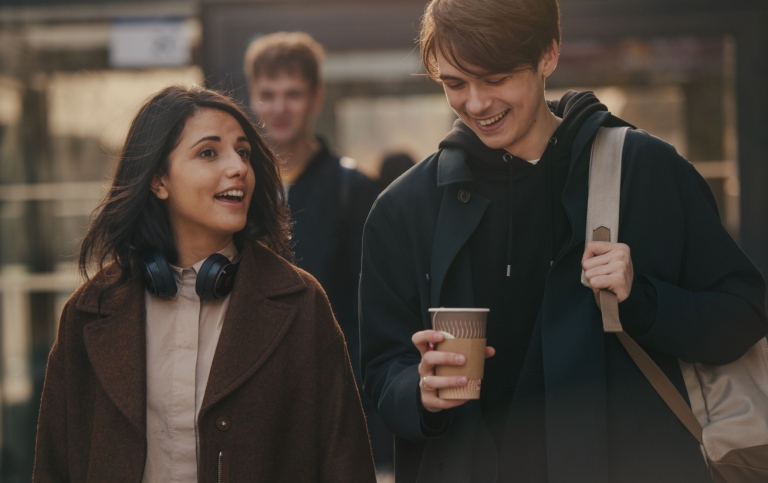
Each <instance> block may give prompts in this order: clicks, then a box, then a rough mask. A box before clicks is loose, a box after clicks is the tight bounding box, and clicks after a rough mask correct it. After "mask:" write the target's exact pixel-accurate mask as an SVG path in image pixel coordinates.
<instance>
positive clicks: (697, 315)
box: [360, 0, 768, 483]
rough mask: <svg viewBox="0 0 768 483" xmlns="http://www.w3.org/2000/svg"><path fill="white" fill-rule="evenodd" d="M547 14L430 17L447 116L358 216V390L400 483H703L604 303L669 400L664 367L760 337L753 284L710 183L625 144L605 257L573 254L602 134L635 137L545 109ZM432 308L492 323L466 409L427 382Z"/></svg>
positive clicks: (639, 142) (691, 453) (426, 58)
mask: <svg viewBox="0 0 768 483" xmlns="http://www.w3.org/2000/svg"><path fill="white" fill-rule="evenodd" d="M559 22H560V19H559V8H558V5H557V2H556V0H432V1H431V2H430V3H429V4H428V6H427V8H426V12H425V15H424V17H423V20H422V25H421V33H420V45H421V53H422V60H423V62H424V65H425V67H426V69H427V72H428V75H429V76H430V77H431V78H432V79H434V80H436V81H438V82H440V83H441V84H442V86H443V88H444V91H445V95H446V98H447V100H448V103H449V104H450V105H451V107H452V108H453V110H454V111H455V112H456V115H457V116H458V117H459V119H458V120H457V121H456V122H455V124H454V128H453V130H452V131H451V132H450V133H448V135H447V136H446V137H445V139H444V140H443V141H442V142H441V143H440V145H439V147H438V151H437V152H436V153H435V154H433V155H432V156H430V157H428V158H427V159H426V160H424V161H423V162H422V163H420V164H419V165H417V166H416V167H415V168H414V169H412V170H411V171H410V172H409V173H408V174H407V175H405V177H403V178H401V179H400V180H399V181H398V182H396V183H394V184H393V185H391V186H390V187H389V188H388V189H386V190H385V191H384V192H383V193H382V194H381V196H380V197H379V198H378V200H377V202H376V204H375V205H374V207H373V209H372V211H371V214H370V215H369V217H368V221H367V224H366V228H365V232H364V237H363V270H362V277H361V282H360V297H361V300H360V307H361V312H360V313H361V319H360V324H361V340H362V366H363V377H364V388H365V391H366V393H367V394H368V395H369V397H370V398H371V399H372V400H373V402H374V404H375V405H376V407H377V409H378V410H379V412H380V414H381V415H382V417H383V418H384V420H385V422H386V423H387V424H388V426H389V427H390V428H391V429H392V430H393V432H394V433H395V436H396V444H395V470H396V477H397V481H398V483H402V482H413V481H419V482H430V481H434V482H445V481H450V482H453V481H456V482H468V481H479V482H491V481H499V482H518V481H519V482H526V483H528V482H532V483H539V482H552V483H573V482H577V483H578V482H589V483H608V482H621V483H645V482H649V481H653V482H669V483H673V482H674V483H680V482H690V483H694V482H703V481H707V480H708V478H709V476H708V473H707V468H706V466H705V463H704V459H703V458H702V455H701V453H700V451H699V447H698V443H697V442H696V440H695V439H694V438H693V437H692V436H691V435H690V434H689V433H688V431H687V430H686V429H685V427H683V426H682V424H680V423H679V422H678V420H677V419H676V418H675V416H674V415H673V413H672V412H671V411H670V410H669V409H668V408H667V406H666V405H665V404H664V403H663V402H662V401H661V399H660V398H659V397H658V396H657V394H656V392H655V391H654V389H653V388H652V386H651V385H650V384H649V383H648V382H647V381H646V380H645V379H644V378H643V376H642V374H641V373H640V372H639V371H638V369H637V368H636V366H635V365H634V363H633V362H632V361H631V359H630V358H629V356H628V355H627V353H626V352H625V351H624V349H623V348H622V346H621V345H620V343H619V342H618V340H617V338H616V337H615V335H613V334H609V335H606V334H604V333H603V329H602V323H601V316H600V312H599V309H598V307H597V305H596V304H595V299H594V294H593V291H592V290H590V289H589V288H586V287H585V286H583V285H582V284H581V280H580V279H581V277H580V275H581V271H582V269H584V270H585V275H586V277H587V279H588V280H589V282H590V284H591V286H592V288H593V289H594V290H597V289H603V288H604V289H609V290H611V291H613V292H615V293H616V295H617V298H618V300H619V302H620V304H619V311H620V317H621V320H622V322H623V325H624V328H625V329H626V331H627V332H628V333H629V334H630V335H631V336H633V337H634V338H635V339H636V340H637V341H638V342H639V343H640V344H641V345H643V346H644V347H645V348H646V349H647V350H648V352H649V353H650V354H651V355H652V357H653V358H654V359H655V361H656V362H657V364H658V365H659V366H660V367H661V368H662V369H663V370H664V371H665V372H666V373H667V375H668V376H669V377H670V378H671V379H672V381H673V382H674V383H675V384H676V385H677V387H678V389H679V390H680V391H681V392H683V393H685V385H684V383H683V379H682V376H681V372H680V368H679V365H678V358H680V359H684V360H686V361H701V362H708V363H723V362H727V361H729V360H733V359H735V358H736V357H738V356H739V355H740V354H742V353H743V352H744V351H746V349H747V348H748V347H750V346H751V345H753V344H754V343H755V342H756V341H757V340H758V339H760V338H761V337H763V336H765V334H766V331H768V329H767V327H768V322H767V321H766V316H765V311H764V307H763V300H764V295H765V283H764V281H763V278H762V276H761V275H760V273H759V272H758V270H757V269H756V268H755V267H754V266H753V265H752V263H751V262H750V261H749V259H748V258H747V257H746V256H745V255H744V253H743V252H742V251H741V250H740V249H739V247H738V246H737V245H736V243H735V242H734V241H733V240H732V239H731V238H730V236H729V235H728V234H727V232H726V231H725V229H724V228H723V227H722V225H721V223H720V220H719V217H718V214H717V207H716V205H715V201H714V199H713V197H712V194H711V192H710V191H709V188H708V186H707V184H706V182H705V181H704V180H703V179H702V178H701V176H699V175H698V173H697V172H696V171H695V169H694V168H693V167H692V165H691V164H690V163H688V162H687V161H686V160H685V159H683V158H682V157H681V156H680V155H678V154H677V153H676V152H675V150H674V148H673V147H672V146H670V145H668V144H666V143H664V142H663V141H661V140H659V139H657V138H654V137H652V136H650V135H649V134H647V133H645V132H643V131H640V130H635V129H630V130H629V132H628V133H627V137H626V142H625V146H624V150H623V155H622V173H623V181H622V188H621V196H622V202H621V218H620V230H619V242H620V243H607V242H589V243H585V240H584V232H585V223H586V207H587V193H588V174H589V158H590V152H591V147H592V142H593V140H594V137H595V134H596V132H597V130H598V128H599V127H601V126H607V127H617V126H628V124H627V123H625V122H624V121H622V120H621V119H618V118H617V117H615V116H613V115H611V114H610V113H609V112H608V111H607V110H606V107H605V106H604V105H603V104H601V103H600V101H599V100H598V99H597V98H596V97H595V96H594V95H593V94H592V93H591V92H568V93H567V94H565V96H564V97H563V98H562V99H560V100H557V101H550V102H548V101H546V100H545V84H546V79H547V77H548V76H550V75H551V74H552V73H553V71H554V70H555V68H556V67H557V63H558V57H559V54H560V23H559ZM430 307H488V308H490V313H489V316H488V328H487V340H488V346H489V347H488V348H487V349H486V354H487V356H488V359H487V360H486V363H485V375H484V378H483V385H482V392H481V397H480V399H479V400H472V401H467V400H444V399H440V398H439V397H438V390H439V389H441V388H447V387H458V386H464V385H466V384H467V380H466V378H464V377H441V376H436V375H435V371H434V369H435V366H436V365H446V364H448V365H462V364H463V363H464V360H463V357H462V356H457V355H456V354H452V353H446V352H442V351H437V350H434V345H435V344H436V343H438V342H440V341H442V340H443V338H444V335H443V334H442V333H440V332H437V331H434V330H431V329H432V325H431V321H430V317H429V313H428V309H429V308H430Z"/></svg>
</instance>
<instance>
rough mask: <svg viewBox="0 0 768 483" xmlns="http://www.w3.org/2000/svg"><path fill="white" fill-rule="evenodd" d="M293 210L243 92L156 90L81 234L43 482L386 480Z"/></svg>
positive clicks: (50, 409)
mask: <svg viewBox="0 0 768 483" xmlns="http://www.w3.org/2000/svg"><path fill="white" fill-rule="evenodd" d="M285 208H286V206H285V199H284V194H283V192H282V187H281V184H280V178H279V176H278V171H277V164H276V161H275V158H274V157H273V155H272V154H271V153H270V151H269V150H268V149H267V147H266V146H265V144H264V143H263V141H262V140H261V138H260V137H259V135H258V134H257V132H256V130H255V129H254V127H253V125H252V124H251V123H250V122H249V121H248V120H247V118H246V116H245V115H244V114H243V112H242V111H241V110H240V109H239V108H238V107H237V106H236V105H235V104H234V103H233V102H232V101H231V100H230V99H229V98H227V97H225V96H223V95H221V94H218V93H215V92H213V91H209V90H204V89H200V88H184V87H178V86H174V87H168V88H166V89H164V90H162V91H161V92H159V93H158V94H156V95H155V96H154V97H152V98H151V99H150V100H149V101H147V103H146V104H145V105H144V106H143V107H142V108H141V110H140V111H139V113H138V115H137V116H136V118H135V119H134V121H133V124H132V125H131V128H130V131H129V133H128V137H127V140H126V143H125V147H124V149H123V152H122V155H121V157H120V159H119V162H118V165H117V171H116V176H115V179H114V181H113V184H112V188H111V189H110V191H109V193H108V195H107V196H106V199H105V200H104V202H103V203H102V205H101V207H100V209H99V210H97V214H96V216H95V218H94V220H93V222H92V224H91V226H90V228H89V229H88V232H87V234H86V236H85V238H84V240H83V243H82V247H81V250H80V270H81V272H82V273H83V275H84V276H85V277H86V278H87V279H88V281H87V282H86V283H85V284H83V286H81V287H80V288H79V289H78V290H77V292H75V294H74V295H73V296H72V297H71V299H70V300H69V302H68V303H67V305H66V307H65V308H64V311H63V313H62V318H61V324H60V327H59V334H58V338H57V340H56V343H55V344H54V346H53V348H52V349H51V354H50V357H49V361H48V369H47V374H46V379H45V386H44V389H43V397H42V402H41V409H40V420H39V425H38V432H37V448H36V452H35V470H34V480H35V481H148V482H155V481H157V482H159V481H198V480H199V481H210V482H213V481H268V482H277V481H313V482H314V481H334V482H337V481H350V482H360V481H375V477H374V469H373V462H372V458H371V451H370V444H369V442H368V436H367V432H366V429H365V421H364V417H363V413H362V409H361V406H360V400H359V397H358V394H357V390H356V388H355V383H354V379H353V376H352V372H351V368H350V364H349V357H348V356H347V352H346V348H345V345H344V339H343V337H342V335H341V332H340V330H339V327H338V325H337V324H336V322H335V320H334V318H333V315H332V312H331V310H330V307H329V304H328V302H327V299H326V297H325V294H324V292H323V290H322V289H321V288H320V286H319V285H318V283H317V282H316V281H315V280H314V279H313V278H312V277H311V276H310V275H308V274H307V273H306V272H303V271H301V270H300V269H297V268H296V267H294V266H292V265H291V264H290V263H288V262H287V261H286V260H285V259H284V257H288V256H290V255H289V253H290V251H289V248H288V245H287V240H288V234H289V224H288V220H287V217H286V209H285ZM94 266H95V267H97V268H98V273H97V274H96V275H95V276H94V277H93V278H92V279H89V278H88V269H89V268H92V267H94ZM235 273H236V277H235V275H234V274H235ZM233 280H234V283H233ZM230 290H231V292H230Z"/></svg>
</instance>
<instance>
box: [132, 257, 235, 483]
mask: <svg viewBox="0 0 768 483" xmlns="http://www.w3.org/2000/svg"><path fill="white" fill-rule="evenodd" d="M219 253H221V254H223V255H224V256H226V257H227V258H229V259H230V260H234V259H235V256H236V255H237V250H236V248H235V245H234V243H230V244H229V245H228V246H227V247H226V248H224V249H222V250H221V251H220V252H219ZM204 261H205V260H200V261H199V262H197V263H195V264H194V265H193V266H191V267H189V268H183V269H182V268H178V267H175V266H171V269H172V270H173V274H174V277H175V278H176V283H177V285H178V287H179V291H178V293H177V295H176V297H175V298H173V299H171V300H166V299H161V298H158V297H155V296H152V295H150V294H149V292H145V295H144V300H145V302H146V307H147V328H146V329H147V461H146V465H145V467H144V477H143V479H142V481H144V482H152V483H154V482H195V481H197V452H198V448H199V443H198V440H197V416H198V413H199V412H200V406H201V405H202V403H203V396H204V395H205V387H206V385H207V383H208V373H209V372H210V369H211V363H212V362H213V355H214V353H215V352H216V344H217V343H218V341H219V335H220V334H221V328H222V326H223V325H224V315H225V314H226V313H227V307H228V306H229V296H227V297H225V298H224V299H220V300H216V299H214V300H204V301H201V300H200V297H199V296H198V295H197V293H196V292H195V282H196V280H197V272H198V270H200V267H201V266H202V264H203V262H204Z"/></svg>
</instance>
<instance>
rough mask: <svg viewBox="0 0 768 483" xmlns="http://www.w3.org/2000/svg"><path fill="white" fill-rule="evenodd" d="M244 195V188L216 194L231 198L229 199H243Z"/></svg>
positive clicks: (218, 196) (219, 196) (220, 196)
mask: <svg viewBox="0 0 768 483" xmlns="http://www.w3.org/2000/svg"><path fill="white" fill-rule="evenodd" d="M243 196H244V193H243V190H229V191H225V192H223V193H219V194H217V195H216V198H229V199H237V200H239V199H242V198H243Z"/></svg>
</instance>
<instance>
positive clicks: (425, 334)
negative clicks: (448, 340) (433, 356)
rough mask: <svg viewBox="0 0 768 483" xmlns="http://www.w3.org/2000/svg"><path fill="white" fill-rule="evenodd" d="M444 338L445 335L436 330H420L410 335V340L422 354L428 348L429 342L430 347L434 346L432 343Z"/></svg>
mask: <svg viewBox="0 0 768 483" xmlns="http://www.w3.org/2000/svg"><path fill="white" fill-rule="evenodd" d="M444 339H445V335H443V333H442V332H439V331H437V330H422V331H419V332H416V333H415V334H413V336H412V337H411V342H413V345H415V346H416V348H417V349H418V350H419V352H420V353H421V355H422V356H423V355H424V354H425V353H426V352H428V351H429V350H430V348H431V347H430V344H432V347H434V344H437V343H438V342H442V341H443V340H444Z"/></svg>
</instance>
